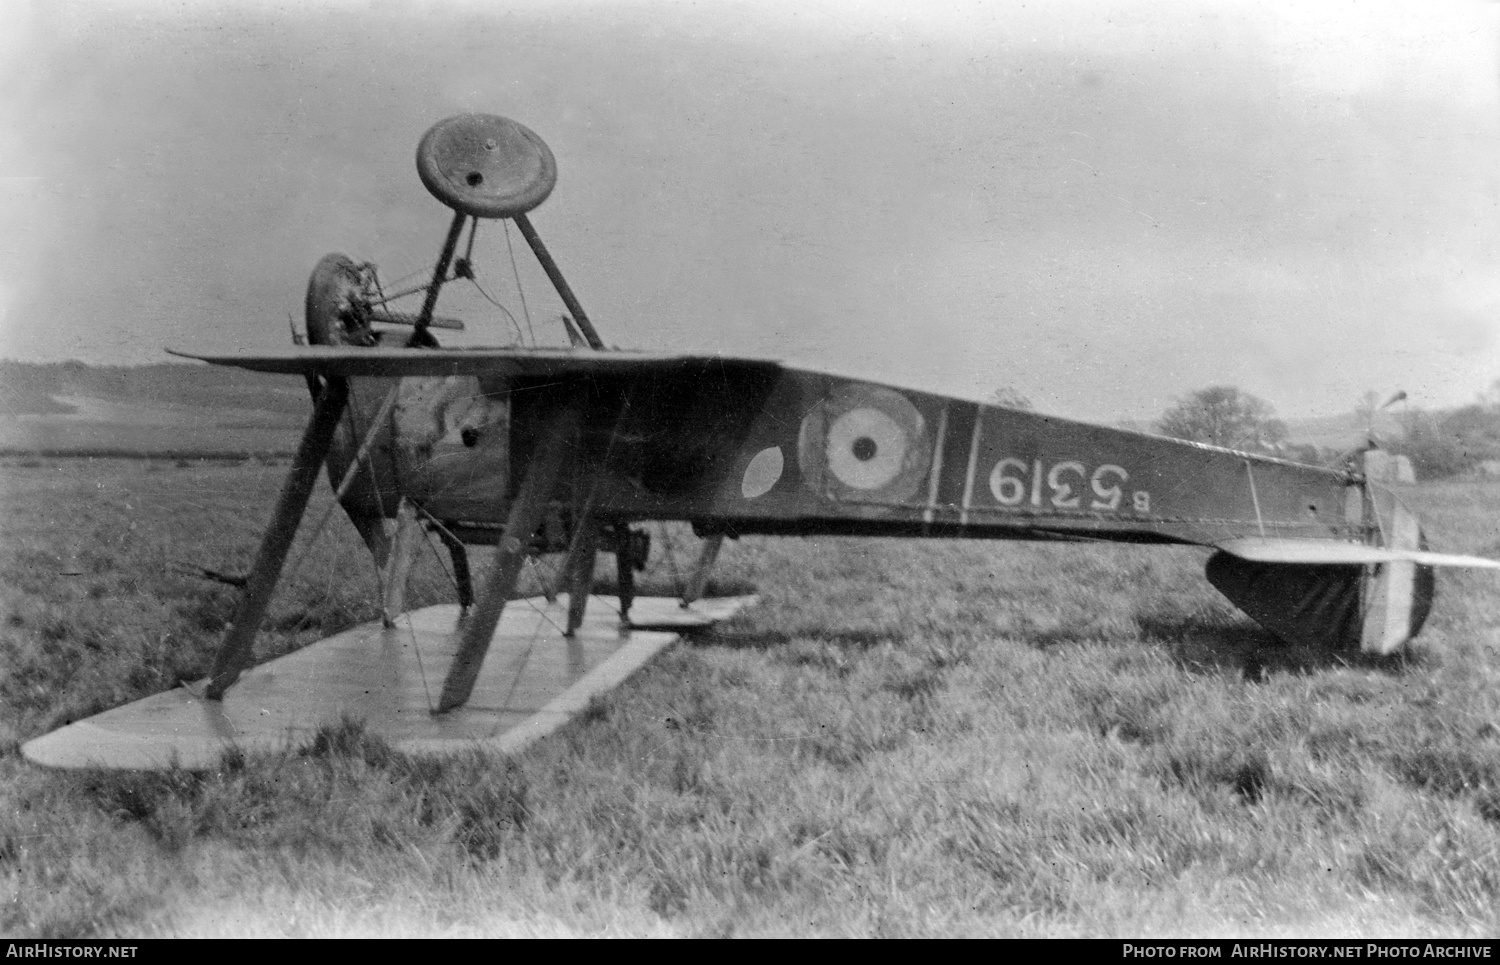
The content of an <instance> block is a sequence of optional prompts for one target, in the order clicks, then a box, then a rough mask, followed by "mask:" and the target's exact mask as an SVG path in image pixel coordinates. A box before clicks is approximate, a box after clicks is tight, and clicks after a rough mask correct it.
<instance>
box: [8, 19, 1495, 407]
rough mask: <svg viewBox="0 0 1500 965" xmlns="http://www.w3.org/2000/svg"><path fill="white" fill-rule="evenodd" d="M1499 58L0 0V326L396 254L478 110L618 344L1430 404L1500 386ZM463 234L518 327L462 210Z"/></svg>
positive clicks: (286, 297) (66, 333) (875, 26)
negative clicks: (420, 147) (441, 145)
mask: <svg viewBox="0 0 1500 965" xmlns="http://www.w3.org/2000/svg"><path fill="white" fill-rule="evenodd" d="M501 10H503V11H505V12H498V11H501ZM1497 52H1500V11H1497V7H1496V5H1494V4H1483V5H1481V4H1462V3H1430V4H1416V3H1402V4H1398V5H1383V4H1377V3H1368V2H1359V3H1348V2H1342V3H1328V4H1310V3H1307V2H1298V3H1249V2H1242V3H1234V2H1224V0H1215V2H1201V3H1187V2H1181V3H1164V2H1158V0H1153V2H1150V3H1146V2H1141V0H1128V2H1117V3H1106V2H1076V3H1067V2H1059V0H1048V2H1046V3H1039V4H1028V5H1026V6H1022V5H1020V4H1003V3H984V4H979V3H973V4H951V3H941V2H911V3H905V2H894V0H893V2H885V3H881V2H874V3H872V2H867V0H862V2H858V3H855V2H829V0H823V2H818V0H795V2H780V3H775V2H767V0H755V2H753V3H743V4H742V3H730V2H701V3H676V2H657V0H640V2H599V3H585V2H565V0H553V2H546V3H538V2H522V3H515V2H511V3H507V4H503V5H502V4H478V3H475V4H462V3H430V4H405V3H378V4H376V3H337V4H325V5H322V6H318V5H290V4H289V5H286V6H282V5H273V4H267V3H251V2H233V3H231V2H212V3H202V4H182V3H170V4H169V3H152V2H117V3H103V2H74V3H68V2H57V0H45V2H41V0H39V2H36V3H25V2H18V0H0V356H4V357H9V358H17V359H25V360H36V361H47V360H61V359H66V358H80V359H83V360H85V361H89V362H95V363H108V362H117V363H140V362H150V361H158V360H161V359H162V357H163V356H162V355H161V349H162V348H163V347H164V346H168V345H170V346H174V347H184V348H187V349H201V350H210V349H213V348H215V347H223V346H230V345H232V346H243V347H252V348H253V347H257V346H258V347H265V348H269V347H275V346H279V345H283V344H286V342H287V315H288V314H289V313H291V314H294V315H297V316H299V317H300V313H301V306H302V298H303V291H304V286H305V283H306V278H307V274H308V272H309V271H310V270H311V268H312V266H313V264H314V263H315V262H316V261H317V259H318V258H319V257H320V256H321V255H323V254H324V253H325V252H328V251H344V252H347V253H348V254H350V255H351V256H354V257H355V258H356V259H359V260H372V261H375V262H376V263H378V264H379V265H380V266H381V270H382V274H383V275H384V276H385V277H386V278H387V279H390V278H395V277H397V276H401V275H405V274H407V273H409V272H414V271H419V270H421V269H423V268H427V269H428V270H430V266H431V264H432V261H433V259H434V258H435V257H436V255H437V250H438V247H439V245H440V242H441V240H442V237H443V234H444V232H445V230H446V227H447V222H448V215H447V212H446V211H445V210H444V209H443V208H442V207H441V206H440V205H439V204H438V203H437V202H436V201H435V200H433V199H432V198H431V197H430V196H429V195H428V194H427V193H426V192H425V191H424V190H423V188H422V186H421V183H420V182H419V181H418V180H417V177H416V173H415V169H414V165H413V152H414V149H415V146H416V143H417V140H418V139H419V138H420V136H421V134H422V132H423V131H424V130H426V129H427V128H428V127H429V126H430V125H431V124H432V123H434V122H435V121H437V120H439V119H441V118H443V117H446V116H448V115H451V114H454V113H458V112H461V111H469V110H477V111H485V112H490V113H497V114H504V115H506V116H509V117H513V118H515V119H516V120H519V121H521V122H522V123H524V124H526V125H527V126H529V127H531V128H532V129H533V130H535V131H536V132H538V133H539V134H540V135H541V136H542V137H543V138H544V139H545V140H546V141H547V142H548V143H549V144H550V145H551V147H552V150H553V152H554V153H555V154H556V156H557V160H558V166H559V172H560V173H559V179H558V185H557V189H556V190H555V191H554V192H553V195H552V197H551V198H550V199H549V200H548V201H547V202H546V204H544V205H543V206H542V207H541V208H539V209H538V210H537V211H535V212H534V213H533V214H532V220H533V223H534V224H535V225H536V227H537V229H538V231H539V232H540V233H541V234H542V236H543V237H544V238H545V239H546V240H547V242H548V244H549V246H550V247H551V249H552V251H553V254H554V255H555V256H556V258H557V260H558V261H559V262H560V264H561V265H562V267H563V270H564V272H565V274H566V275H567V276H568V278H569V280H570V282H571V283H572V285H573V287H574V289H575V290H576V291H577V293H578V295H579V297H580V298H581V300H582V301H583V303H584V304H585V306H586V307H587V308H588V310H589V312H590V314H591V316H593V318H594V320H595V322H596V324H597V325H598V327H599V328H600V330H601V331H602V333H603V334H604V337H605V339H606V341H608V342H610V343H612V344H618V345H620V346H622V347H631V348H642V349H651V350H683V351H694V352H723V353H740V354H750V355H757V356H767V357H773V358H781V359H784V360H787V361H792V362H797V363H800V364H809V365H815V366H821V367H826V368H833V369H835V370H839V371H846V372H850V373H854V374H864V375H867V376H870V377H873V378H880V379H886V380H889V381H893V382H896V383H899V384H905V385H911V386H916V387H921V388H929V389H934V390H938V391H947V392H952V393H955V394H959V395H966V396H970V397H976V398H983V397H985V396H987V395H989V393H990V392H991V391H992V390H993V389H995V388H996V387H998V386H1012V387H1014V388H1015V389H1017V390H1019V391H1020V392H1022V393H1023V394H1025V395H1027V396H1030V397H1031V398H1032V399H1034V400H1035V401H1036V402H1037V404H1038V406H1039V407H1040V408H1042V409H1043V410H1046V411H1050V412H1056V413H1060V414H1065V415H1070V416H1075V417H1080V418H1088V419H1096V420H1103V421H1110V422H1112V421H1114V420H1116V419H1118V418H1122V417H1146V418H1149V417H1153V416H1155V415H1156V414H1158V413H1159V412H1160V411H1161V410H1162V409H1163V408H1165V407H1166V406H1168V405H1170V404H1171V402H1172V400H1173V398H1174V397H1176V396H1180V395H1183V394H1185V393H1187V392H1190V391H1192V390H1194V389H1197V388H1201V387H1203V386H1205V385H1209V384H1216V383H1231V384H1236V385H1239V386H1240V387H1242V388H1244V389H1245V390H1247V391H1250V392H1253V393H1255V394H1257V395H1260V396H1262V397H1264V398H1265V399H1267V400H1268V401H1270V402H1271V403H1272V404H1273V405H1275V406H1276V408H1277V410H1278V411H1279V413H1280V414H1282V415H1283V416H1292V417H1295V416H1301V415H1309V414H1319V413H1332V412H1339V411H1347V410H1349V409H1350V408H1352V406H1353V404H1354V402H1355V401H1356V400H1357V399H1358V398H1359V397H1360V395H1361V394H1362V393H1363V392H1364V391H1366V390H1367V389H1374V390H1377V391H1381V392H1392V391H1395V390H1396V389H1406V390H1407V391H1408V392H1409V393H1410V394H1411V396H1412V399H1413V401H1414V402H1415V403H1416V404H1418V405H1423V406H1428V407H1435V406H1444V405H1452V404H1456V403H1462V402H1465V401H1469V400H1470V399H1472V398H1473V397H1474V396H1475V395H1476V394H1477V393H1478V392H1480V391H1481V390H1482V389H1484V388H1485V387H1486V386H1488V385H1489V384H1490V382H1492V381H1493V380H1495V379H1496V378H1500V326H1497V320H1500V250H1497V248H1500V174H1497V172H1500V57H1497ZM514 240H515V242H516V244H517V245H519V246H520V248H519V250H518V251H517V255H518V257H519V256H521V255H523V254H525V251H524V244H523V243H522V242H520V240H519V237H516V238H515V239H514ZM476 254H477V258H476V261H477V267H478V272H479V277H480V281H481V282H482V283H484V285H485V288H486V289H487V290H488V291H489V292H490V293H491V294H492V295H494V296H495V297H496V298H497V299H498V300H500V301H501V302H502V303H504V304H505V305H506V306H507V307H508V308H510V310H511V311H512V312H513V313H515V314H516V315H518V316H520V315H521V314H522V303H521V300H520V298H519V297H518V296H517V286H516V284H515V282H514V280H513V278H512V274H511V268H510V261H509V258H508V255H507V249H506V231H505V228H504V226H503V224H501V223H490V224H486V225H485V226H484V228H483V229H482V230H481V233H480V237H479V243H478V247H477V250H476ZM522 269H523V270H522V275H521V281H522V291H524V293H525V296H526V301H525V307H526V308H528V309H529V310H530V312H531V314H532V316H533V318H534V319H535V320H537V323H538V324H539V325H540V328H541V331H540V334H541V337H543V338H544V339H545V340H548V341H555V340H557V339H558V338H560V336H561V333H560V332H559V331H557V330H556V326H555V325H553V324H551V323H546V324H541V323H542V322H544V321H545V320H546V319H547V318H555V313H556V312H557V311H558V310H559V308H560V306H559V305H558V302H557V299H556V296H555V295H553V294H552V293H551V292H550V290H549V289H548V288H547V286H546V282H545V279H544V278H543V276H541V274H540V273H539V272H538V271H536V269H535V268H534V267H533V266H532V265H531V264H530V258H529V254H528V255H526V258H525V261H524V262H523V265H522ZM439 310H440V311H447V312H452V313H459V314H463V315H464V316H465V317H467V318H468V319H469V320H470V332H469V333H467V335H466V336H464V337H462V338H461V339H459V340H457V341H455V340H452V339H450V344H461V343H462V344H486V343H488V344H494V343H496V342H498V341H502V340H504V339H505V338H507V337H508V332H509V323H508V322H506V321H505V319H504V316H503V315H501V314H500V313H499V312H498V311H496V310H494V309H491V308H489V307H488V306H487V304H486V303H485V302H484V301H483V300H482V299H480V298H478V297H477V295H473V294H466V293H461V292H457V291H456V290H455V293H454V294H453V295H452V296H450V295H449V294H447V293H445V295H444V300H443V302H442V303H440V306H439Z"/></svg>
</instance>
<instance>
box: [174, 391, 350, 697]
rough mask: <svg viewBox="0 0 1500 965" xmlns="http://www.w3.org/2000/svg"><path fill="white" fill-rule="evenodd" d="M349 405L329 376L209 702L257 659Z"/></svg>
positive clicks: (222, 649) (212, 677)
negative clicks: (260, 637)
mask: <svg viewBox="0 0 1500 965" xmlns="http://www.w3.org/2000/svg"><path fill="white" fill-rule="evenodd" d="M348 402H349V380H348V379H345V378H342V377H339V376H330V377H328V379H327V380H326V381H325V383H324V386H323V391H322V392H321V393H319V395H318V400H317V404H316V405H315V406H314V407H313V414H312V418H311V419H310V420H308V423H307V429H306V430H305V431H304V432H303V433H302V442H301V443H300V444H299V445H298V446H297V455H296V456H295V457H294V458H293V459H292V468H291V470H290V471H289V472H288V473H287V477H286V482H285V483H283V484H282V487H281V495H280V496H279V497H278V498H277V500H276V509H275V511H274V512H273V513H272V515H271V525H270V526H269V527H268V528H267V529H266V535H265V536H263V537H261V543H260V551H259V552H258V553H257V554H256V557H255V566H254V567H253V568H252V569H251V570H250V576H249V577H248V578H247V579H246V581H245V590H244V592H243V593H242V594H241V595H240V602H239V605H238V607H236V609H235V613H234V622H233V623H232V624H231V625H230V627H229V631H228V632H227V633H225V635H224V642H223V643H221V644H220V645H219V652H218V653H217V654H216V655H215V656H214V664H213V670H212V671H211V672H210V674H209V679H208V687H207V689H206V690H205V692H204V693H205V696H207V697H208V698H209V699H210V700H222V699H223V698H224V691H226V690H228V689H229V687H230V685H232V684H233V683H234V682H235V681H236V680H238V679H239V676H240V674H241V673H243V672H244V670H245V669H246V668H247V667H248V666H249V665H250V662H251V660H252V659H253V658H254V648H255V635H256V634H257V633H258V632H259V631H260V624H261V621H262V620H264V619H265V616H266V610H267V608H268V607H269V606H270V603H271V595H272V594H273V593H274V592H275V590H276V581H277V580H278V579H279V578H280V577H281V568H282V566H283V565H285V564H286V555H287V552H288V551H289V550H290V549H291V548H292V540H293V539H294V538H295V537H296V535H297V526H298V525H299V524H300V523H301V522H302V515H303V513H305V512H306V511H307V502H308V500H309V499H310V498H311V497H312V491H313V486H314V485H316V484H317V481H318V475H319V474H320V473H321V472H322V471H323V462H324V460H326V459H327V458H328V450H329V449H330V448H331V447H332V446H333V436H334V433H335V431H336V430H337V429H338V426H339V420H340V419H342V418H343V415H344V406H345V405H347V404H348Z"/></svg>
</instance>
